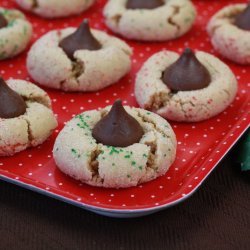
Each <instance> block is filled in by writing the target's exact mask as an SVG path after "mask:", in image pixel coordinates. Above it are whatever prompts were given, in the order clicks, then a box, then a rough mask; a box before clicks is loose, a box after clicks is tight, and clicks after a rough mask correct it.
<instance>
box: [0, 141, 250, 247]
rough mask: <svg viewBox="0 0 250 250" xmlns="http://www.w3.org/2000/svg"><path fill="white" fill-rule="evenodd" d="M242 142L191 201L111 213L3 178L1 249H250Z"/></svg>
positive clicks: (0, 189) (0, 186) (0, 185)
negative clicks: (130, 214) (127, 214)
mask: <svg viewBox="0 0 250 250" xmlns="http://www.w3.org/2000/svg"><path fill="white" fill-rule="evenodd" d="M238 153H239V150H238V147H237V145H236V146H235V147H234V149H233V150H231V152H230V153H229V154H228V156H227V157H226V158H225V159H224V160H223V161H222V162H221V163H220V164H219V166H218V167H217V169H216V170H215V171H214V172H213V173H212V174H211V175H210V176H209V178H208V179H207V181H206V182H205V183H204V184H203V185H202V186H201V188H200V189H199V190H198V191H197V192H196V193H195V194H194V195H193V196H192V197H191V198H189V199H188V200H187V201H185V202H184V203H182V204H179V205H177V206H175V207H172V208H170V209H167V210H165V211H162V212H159V213H157V214H153V215H150V216H147V217H142V218H137V219H112V218H107V217H102V216H98V215H95V214H92V213H90V212H87V211H85V210H82V209H80V208H77V207H74V206H71V205H68V204H65V203H62V202H59V201H56V200H54V199H51V198H47V197H44V196H42V195H39V194H36V193H33V192H31V191H28V190H24V189H22V188H20V187H16V186H14V185H12V184H8V183H5V182H0V238H1V240H0V249H17V246H18V249H59V248H60V249H84V250H88V249H103V250H106V249H107V250H112V249H133V250H134V249H185V250H186V249H220V250H221V249H227V250H228V249H241V250H244V249H249V244H250V237H249V229H250V210H249V208H250V199H249V197H250V188H249V186H250V185H249V184H250V178H249V176H248V175H246V174H242V173H240V170H239V169H240V166H239V164H237V163H236V161H235V159H237V155H238Z"/></svg>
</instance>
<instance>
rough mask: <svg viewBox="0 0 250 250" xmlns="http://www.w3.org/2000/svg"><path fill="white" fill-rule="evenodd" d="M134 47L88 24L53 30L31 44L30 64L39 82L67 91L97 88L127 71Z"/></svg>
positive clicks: (105, 85)
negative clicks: (91, 27) (76, 27)
mask: <svg viewBox="0 0 250 250" xmlns="http://www.w3.org/2000/svg"><path fill="white" fill-rule="evenodd" d="M131 54H132V50H131V48H130V47H129V46H128V45H127V44H126V43H125V42H123V41H121V40H120V39H118V38H115V37H112V36H109V35H108V34H106V33H104V32H102V31H98V30H94V29H91V30H90V28H89V24H88V21H87V20H84V21H83V22H82V24H81V25H80V26H79V28H78V29H75V28H67V29H63V30H54V31H51V32H49V33H47V34H46V35H44V36H43V37H42V38H40V39H39V40H38V41H37V42H36V43H35V44H34V45H33V46H32V48H31V50H30V52H29V54H28V58H27V68H28V71H29V73H30V75H31V76H32V78H33V79H34V80H35V81H37V82H38V83H39V84H41V85H43V86H46V87H50V88H55V89H62V90H64V91H96V90H99V89H102V88H105V87H107V86H109V85H111V84H113V83H115V82H117V81H118V80H119V79H120V78H122V77H123V76H124V75H126V74H127V73H128V72H129V71H130V67H131V58H130V57H131Z"/></svg>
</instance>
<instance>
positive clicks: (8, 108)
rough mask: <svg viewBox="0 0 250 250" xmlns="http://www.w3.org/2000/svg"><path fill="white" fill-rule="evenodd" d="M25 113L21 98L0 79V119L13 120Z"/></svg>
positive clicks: (23, 102) (24, 104) (24, 105)
mask: <svg viewBox="0 0 250 250" xmlns="http://www.w3.org/2000/svg"><path fill="white" fill-rule="evenodd" d="M25 112H26V103H25V101H24V100H23V98H22V97H21V96H20V95H19V94H17V93H16V92H15V91H13V90H12V89H11V88H10V87H9V86H8V85H7V84H6V83H5V81H4V80H3V79H2V78H0V118H5V119H7V118H14V117H18V116H20V115H23V114H24V113H25Z"/></svg>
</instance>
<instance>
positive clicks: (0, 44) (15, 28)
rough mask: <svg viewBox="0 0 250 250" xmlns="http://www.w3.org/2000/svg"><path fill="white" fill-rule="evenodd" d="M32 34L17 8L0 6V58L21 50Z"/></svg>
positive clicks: (13, 54) (26, 21)
mask: <svg viewBox="0 0 250 250" xmlns="http://www.w3.org/2000/svg"><path fill="white" fill-rule="evenodd" d="M31 36H32V26H31V24H30V23H29V21H28V20H26V18H25V16H24V15H23V14H22V13H21V12H20V11H18V10H13V9H4V8H0V60H3V59H7V58H11V57H14V56H16V55H18V54H20V53H21V52H23V51H24V50H25V49H26V47H27V46H28V44H29V42H30V40H31Z"/></svg>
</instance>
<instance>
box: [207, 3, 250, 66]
mask: <svg viewBox="0 0 250 250" xmlns="http://www.w3.org/2000/svg"><path fill="white" fill-rule="evenodd" d="M246 7H247V4H233V5H229V6H226V7H224V8H223V9H221V10H220V11H218V12H217V13H216V14H215V15H214V16H213V17H212V18H211V20H210V21H209V23H208V26H207V31H208V33H209V35H210V36H211V42H212V44H213V46H214V48H215V49H216V50H217V51H218V52H219V53H220V54H221V55H223V56H224V57H226V58H228V59H230V60H232V61H234V62H236V63H239V64H250V43H249V41H250V32H249V31H246V30H243V29H240V28H238V27H237V26H236V25H235V24H234V21H235V17H236V16H237V15H238V14H240V13H241V12H243V10H244V9H245V8H246Z"/></svg>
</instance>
